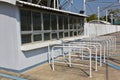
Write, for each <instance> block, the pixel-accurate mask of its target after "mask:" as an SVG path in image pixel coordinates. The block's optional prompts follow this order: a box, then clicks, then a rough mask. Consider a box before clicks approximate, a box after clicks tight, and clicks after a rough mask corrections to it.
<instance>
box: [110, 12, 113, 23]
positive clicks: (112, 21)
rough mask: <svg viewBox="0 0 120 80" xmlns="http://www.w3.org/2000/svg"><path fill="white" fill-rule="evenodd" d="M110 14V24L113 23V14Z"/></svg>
mask: <svg viewBox="0 0 120 80" xmlns="http://www.w3.org/2000/svg"><path fill="white" fill-rule="evenodd" d="M110 15H111V24H113V14H110Z"/></svg>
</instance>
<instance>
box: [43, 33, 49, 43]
mask: <svg viewBox="0 0 120 80" xmlns="http://www.w3.org/2000/svg"><path fill="white" fill-rule="evenodd" d="M46 40H50V33H44V41H46Z"/></svg>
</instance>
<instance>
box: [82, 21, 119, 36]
mask: <svg viewBox="0 0 120 80" xmlns="http://www.w3.org/2000/svg"><path fill="white" fill-rule="evenodd" d="M117 31H120V25H105V24H93V23H85V33H84V34H85V35H86V36H99V35H104V34H109V33H113V32H117Z"/></svg>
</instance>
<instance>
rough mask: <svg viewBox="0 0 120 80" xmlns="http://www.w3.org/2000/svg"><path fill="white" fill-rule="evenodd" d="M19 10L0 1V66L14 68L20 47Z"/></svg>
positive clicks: (16, 64)
mask: <svg viewBox="0 0 120 80" xmlns="http://www.w3.org/2000/svg"><path fill="white" fill-rule="evenodd" d="M19 27H20V26H19V10H18V8H17V7H15V6H13V5H11V4H8V3H2V2H0V67H4V68H10V69H16V68H17V66H18V64H19V63H18V58H19V57H18V50H19V48H20V46H18V45H20V40H19V39H20V30H19Z"/></svg>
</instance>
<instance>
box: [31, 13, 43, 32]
mask: <svg viewBox="0 0 120 80" xmlns="http://www.w3.org/2000/svg"><path fill="white" fill-rule="evenodd" d="M32 17H33V30H41V14H40V13H39V12H33V13H32Z"/></svg>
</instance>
